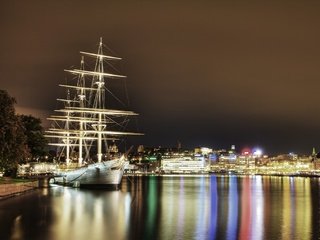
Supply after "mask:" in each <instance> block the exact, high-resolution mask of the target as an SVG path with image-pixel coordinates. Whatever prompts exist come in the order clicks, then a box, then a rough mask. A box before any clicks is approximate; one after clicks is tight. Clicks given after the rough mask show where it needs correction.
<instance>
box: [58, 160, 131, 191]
mask: <svg viewBox="0 0 320 240" xmlns="http://www.w3.org/2000/svg"><path fill="white" fill-rule="evenodd" d="M124 167H125V162H124V161H123V160H119V159H117V160H110V161H103V162H100V163H94V164H89V165H87V166H84V167H80V168H75V169H68V170H58V171H57V172H56V173H55V174H56V177H54V183H57V184H62V185H67V186H73V187H100V188H106V187H112V188H118V187H119V185H120V183H121V179H122V175H123V171H124Z"/></svg>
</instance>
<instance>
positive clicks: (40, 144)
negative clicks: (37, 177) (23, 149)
mask: <svg viewBox="0 0 320 240" xmlns="http://www.w3.org/2000/svg"><path fill="white" fill-rule="evenodd" d="M19 118H20V120H21V122H22V124H23V126H24V134H25V135H26V137H27V145H28V149H29V152H30V155H31V156H30V158H31V160H39V159H41V158H43V157H44V156H45V154H46V151H45V147H46V144H47V141H46V139H45V137H44V135H43V127H42V125H41V120H40V119H39V118H35V117H33V116H31V115H28V116H27V115H19Z"/></svg>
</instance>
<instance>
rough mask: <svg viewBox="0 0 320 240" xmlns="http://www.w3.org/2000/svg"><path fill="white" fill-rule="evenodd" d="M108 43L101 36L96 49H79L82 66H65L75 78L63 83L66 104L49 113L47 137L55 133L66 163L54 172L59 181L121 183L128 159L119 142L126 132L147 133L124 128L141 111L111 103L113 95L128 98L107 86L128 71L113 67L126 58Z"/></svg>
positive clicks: (53, 138) (88, 184) (53, 141)
mask: <svg viewBox="0 0 320 240" xmlns="http://www.w3.org/2000/svg"><path fill="white" fill-rule="evenodd" d="M103 49H104V44H103V43H102V39H100V43H99V47H98V52H97V53H90V52H80V53H81V55H82V60H81V66H80V68H79V69H71V70H65V71H66V72H68V73H69V74H71V75H72V76H74V77H73V78H72V79H71V80H70V83H68V84H60V85H59V86H60V87H62V88H64V89H66V98H62V99H61V98H59V99H57V100H58V102H60V103H62V104H63V107H62V108H60V109H57V110H56V112H58V113H60V114H59V115H53V116H51V117H49V118H48V120H50V121H52V127H51V128H49V129H48V130H47V131H46V133H47V134H46V137H47V138H49V139H51V141H50V143H49V145H52V146H56V147H57V159H58V162H60V163H62V164H59V167H58V168H57V170H56V171H55V172H54V178H53V181H54V182H55V183H59V184H65V185H71V186H74V187H109V186H113V187H117V186H119V184H120V183H121V179H122V175H123V171H124V168H125V165H126V164H127V161H126V160H127V159H126V154H120V153H119V152H118V148H117V146H116V144H115V143H116V142H117V141H119V140H121V139H122V137H124V136H134V135H142V134H141V133H135V132H127V131H124V129H125V128H126V126H127V124H128V122H129V117H133V116H136V115H137V114H136V113H134V112H132V111H129V110H124V109H111V108H109V107H108V100H110V98H108V95H110V96H111V97H112V98H114V99H116V100H117V101H119V102H120V103H121V104H123V102H122V101H121V100H120V99H119V98H118V97H116V96H115V94H114V93H113V92H112V90H111V89H110V88H109V87H108V83H109V81H112V80H119V79H124V78H126V76H124V75H120V74H118V73H113V72H112V70H115V69H116V68H115V67H114V65H113V64H112V62H114V61H118V60H121V58H119V57H114V56H110V55H105V54H104V53H103V51H104V50H103ZM84 56H86V57H89V58H93V59H94V66H95V67H94V68H93V69H90V70H87V69H85V64H84ZM110 71H111V72H110ZM74 161H76V163H74Z"/></svg>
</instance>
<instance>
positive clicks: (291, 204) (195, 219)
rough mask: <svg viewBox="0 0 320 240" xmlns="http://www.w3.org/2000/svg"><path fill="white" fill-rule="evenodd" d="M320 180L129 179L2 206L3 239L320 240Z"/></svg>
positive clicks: (56, 190)
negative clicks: (116, 186)
mask: <svg viewBox="0 0 320 240" xmlns="http://www.w3.org/2000/svg"><path fill="white" fill-rule="evenodd" d="M319 226H320V179H317V178H300V177H296V178H293V177H269V176H268V177H261V176H253V177H250V176H245V177H237V176H214V175H211V176H162V177H157V176H149V177H135V178H130V179H128V178H124V179H123V182H122V185H121V190H120V191H106V190H82V189H73V188H68V187H61V186H53V187H51V188H48V189H41V190H37V191H34V192H30V193H27V194H25V195H22V196H18V197H14V198H11V199H7V200H3V201H0V239H1V240H2V239H77V240H81V239H113V240H118V239H254V240H256V239H257V240H259V239H320V230H319Z"/></svg>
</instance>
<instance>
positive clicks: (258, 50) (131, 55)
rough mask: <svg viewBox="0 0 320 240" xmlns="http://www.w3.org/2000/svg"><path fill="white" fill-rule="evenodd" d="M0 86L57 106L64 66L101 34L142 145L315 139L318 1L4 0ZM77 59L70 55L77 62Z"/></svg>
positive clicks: (286, 148) (31, 102) (25, 101)
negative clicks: (116, 60) (119, 62)
mask: <svg viewBox="0 0 320 240" xmlns="http://www.w3.org/2000/svg"><path fill="white" fill-rule="evenodd" d="M0 5H1V10H2V13H1V21H0V26H1V29H2V32H3V34H2V37H1V39H0V43H1V44H0V45H1V53H2V58H1V59H0V72H1V73H2V78H1V89H4V90H7V91H8V92H9V94H10V95H11V96H13V97H15V98H16V100H17V103H18V104H17V109H18V112H19V113H24V114H32V115H35V116H37V117H40V118H42V119H43V120H44V119H45V117H49V115H50V114H51V113H52V112H53V110H54V109H55V108H56V98H57V97H58V94H59V89H58V84H60V83H64V82H65V81H66V79H67V75H66V74H65V73H64V71H63V70H64V69H68V68H70V67H72V64H74V63H77V62H79V56H80V54H79V51H80V50H87V51H90V50H96V47H97V44H98V41H99V37H103V39H104V42H106V43H107V46H108V47H109V48H111V49H112V51H113V52H114V54H115V55H118V56H121V57H123V58H124V65H123V66H121V69H120V71H121V73H123V74H124V75H127V76H128V80H127V87H128V92H129V99H130V108H131V109H133V110H134V111H136V112H138V113H140V116H139V117H138V119H137V123H136V125H137V128H138V130H140V131H141V132H144V133H145V134H146V135H145V136H143V137H139V138H138V140H135V142H136V143H138V144H140V143H141V144H144V145H147V146H158V145H161V146H174V145H176V144H177V142H178V141H179V142H181V144H182V146H183V147H186V148H191V147H196V146H209V147H213V148H228V147H229V146H231V145H232V144H234V145H236V147H237V148H243V147H246V146H247V147H256V146H259V147H261V148H263V149H264V150H265V151H266V152H269V153H287V152H291V151H296V152H297V153H304V154H307V153H311V151H312V148H313V147H315V148H316V149H317V150H319V149H320V142H319V138H318V135H319V133H320V125H319V122H320V114H319V111H318V105H319V104H318V102H319V100H320V99H319V98H320V97H319V96H318V94H317V90H318V89H319V87H320V71H319V66H320V58H319V56H320V48H319V42H320V33H319V31H318V29H319V27H320V16H319V14H318V12H319V10H320V4H319V3H317V2H313V1H303V2H302V1H301V2H300V1H290V2H287V1H277V2H276V1H274V2H273V1H272V2H268V3H262V2H249V1H248V2H242V3H239V2H234V1H218V2H214V3H210V2H207V1H200V2H197V3H194V2H191V1H190V2H184V1H172V2H164V3H163V2H157V1H155V2H148V1H139V2H138V1H124V2H121V3H120V2H117V1H112V2H109V3H107V2H103V3H102V2H99V1H92V2H90V3H84V2H83V3H82V2H79V1H69V2H68V3H59V2H42V1H35V0H34V1H28V3H24V2H23V3H22V2H18V1H10V2H2V3H1V4H0ZM79 64H80V62H79Z"/></svg>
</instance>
